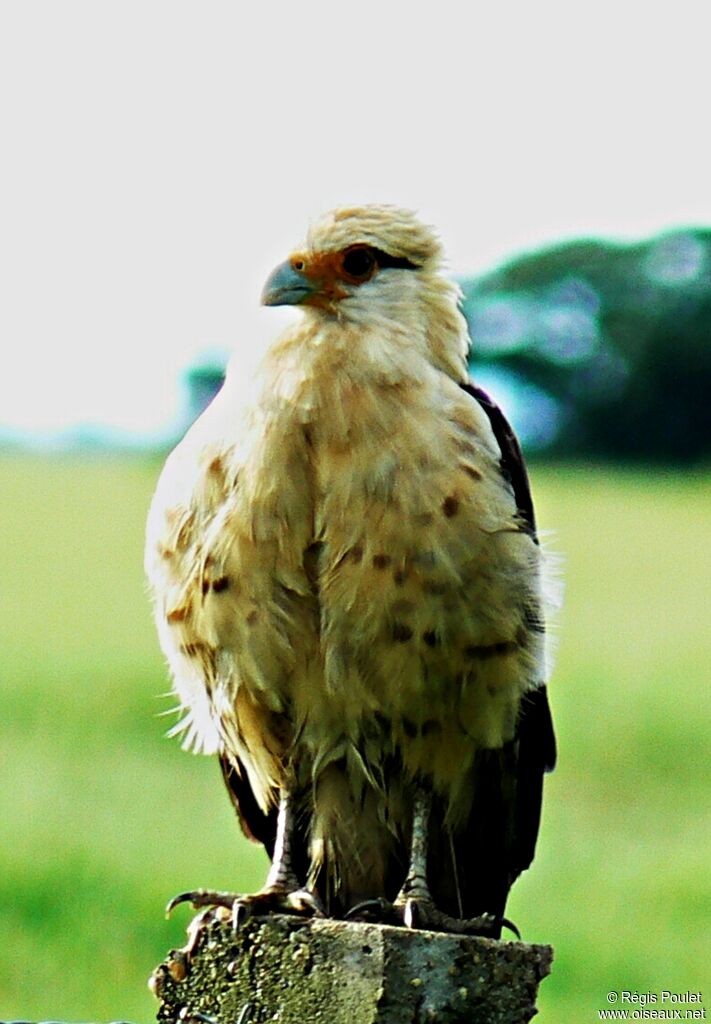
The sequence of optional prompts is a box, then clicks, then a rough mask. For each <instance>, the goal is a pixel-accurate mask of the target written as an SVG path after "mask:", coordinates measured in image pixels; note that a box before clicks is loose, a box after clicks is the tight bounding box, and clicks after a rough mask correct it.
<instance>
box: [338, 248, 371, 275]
mask: <svg viewBox="0 0 711 1024" xmlns="http://www.w3.org/2000/svg"><path fill="white" fill-rule="evenodd" d="M341 266H342V268H343V270H344V272H345V273H346V274H348V276H349V277H353V278H355V279H356V280H359V281H362V280H365V278H367V277H369V276H370V274H371V273H372V271H373V267H374V266H375V256H374V255H373V253H372V252H371V251H370V249H367V248H365V246H357V247H356V248H353V249H348V250H347V251H346V252H345V253H344V254H343V262H342V263H341Z"/></svg>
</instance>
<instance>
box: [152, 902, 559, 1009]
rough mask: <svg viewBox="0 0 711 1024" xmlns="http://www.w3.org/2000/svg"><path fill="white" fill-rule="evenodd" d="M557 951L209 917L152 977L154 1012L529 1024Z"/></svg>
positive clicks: (336, 925)
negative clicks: (234, 923) (190, 947)
mask: <svg viewBox="0 0 711 1024" xmlns="http://www.w3.org/2000/svg"><path fill="white" fill-rule="evenodd" d="M552 959H553V951H552V949H551V947H550V946H529V945H526V944H525V943H522V942H495V941H493V940H491V939H479V938H472V937H470V936H465V935H442V934H439V933H435V932H426V931H410V930H407V929H405V928H393V927H388V926H383V925H374V924H359V923H350V922H348V923H345V922H342V921H329V920H317V921H305V920H302V919H299V918H292V917H285V916H274V917H269V918H261V919H253V920H251V921H248V922H247V924H246V925H245V926H244V927H243V928H242V929H241V930H240V931H239V932H238V933H236V934H234V933H233V932H232V929H231V926H230V924H229V922H225V921H218V920H214V921H212V922H210V923H209V924H207V925H205V926H204V927H203V928H202V930H201V931H200V932H199V938H198V941H197V943H196V944H195V949H194V952H193V954H192V956H191V957H190V958H187V957H186V956H185V955H184V953H183V952H181V951H179V950H174V951H173V952H172V953H171V954H169V956H168V957H167V959H166V961H165V962H164V963H162V964H160V965H159V966H158V967H157V968H156V970H155V971H154V973H153V975H152V977H151V982H150V984H151V987H152V989H153V991H154V993H155V994H156V996H157V997H158V999H159V1000H160V1008H159V1011H158V1020H159V1021H166V1022H167V1021H182V1022H183V1024H185V1022H188V1024H189V1022H190V1019H191V1018H196V1019H197V1020H202V1021H203V1022H206V1024H209V1022H210V1021H214V1022H215V1024H247V1022H249V1024H263V1022H266V1021H281V1022H283V1024H376V1022H377V1024H420V1022H421V1024H425V1022H427V1024H432V1022H435V1021H436V1022H438V1024H455V1022H465V1021H466V1022H467V1024H524V1022H526V1021H530V1020H531V1018H532V1017H533V1016H534V1014H535V1012H536V1009H535V1002H536V992H537V990H538V984H539V982H540V981H541V980H542V979H543V978H545V977H546V975H547V974H549V973H550V965H551V961H552Z"/></svg>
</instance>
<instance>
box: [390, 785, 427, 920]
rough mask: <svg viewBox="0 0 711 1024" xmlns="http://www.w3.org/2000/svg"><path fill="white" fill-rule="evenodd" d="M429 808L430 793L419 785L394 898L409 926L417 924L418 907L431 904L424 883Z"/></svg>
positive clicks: (425, 880) (425, 879)
mask: <svg viewBox="0 0 711 1024" xmlns="http://www.w3.org/2000/svg"><path fill="white" fill-rule="evenodd" d="M431 810H432V796H431V794H430V793H429V792H426V791H425V789H424V788H423V787H422V786H418V787H417V789H416V790H415V796H414V799H413V802H412V836H411V839H410V863H409V866H408V869H407V875H406V876H405V881H404V882H403V883H402V888H401V889H400V892H399V893H398V895H397V897H396V899H395V906H396V907H400V908H402V916H403V920H404V922H405V924H406V925H407V927H408V928H415V927H417V922H416V921H415V919H414V915H415V914H416V913H417V909H418V907H421V906H428V907H433V908H434V902H433V900H432V896H431V895H430V890H429V886H428V885H427V834H428V831H429V826H430V813H431Z"/></svg>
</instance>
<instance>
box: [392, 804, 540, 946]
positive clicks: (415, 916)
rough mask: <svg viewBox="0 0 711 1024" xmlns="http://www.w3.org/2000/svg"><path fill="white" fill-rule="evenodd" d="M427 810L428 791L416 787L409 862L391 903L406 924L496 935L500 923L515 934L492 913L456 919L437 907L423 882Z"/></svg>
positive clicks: (427, 820) (434, 929)
mask: <svg viewBox="0 0 711 1024" xmlns="http://www.w3.org/2000/svg"><path fill="white" fill-rule="evenodd" d="M431 812H432V793H431V791H430V790H429V789H425V787H424V786H418V787H417V788H416V790H415V794H414V798H413V802H412V838H411V841H410V864H409V867H408V870H407V875H406V877H405V881H404V882H403V885H402V888H401V889H400V892H399V893H398V895H397V897H396V898H395V904H394V906H395V907H396V909H398V910H399V911H400V912H401V915H402V920H403V922H404V924H405V925H406V927H408V928H429V929H431V930H432V931H442V932H455V933H458V934H466V935H483V936H490V937H493V938H498V936H499V933H500V931H501V926H502V925H506V926H507V927H508V928H511V930H512V931H514V932H515V933H516V934H517V935H518V929H517V928H516V926H515V925H512V924H511V922H510V921H507V920H506V919H505V918H500V917H495V916H494V915H493V914H481V915H480V916H479V917H473V918H467V919H465V918H456V917H450V915H449V914H445V913H443V912H442V911H441V910H439V909H438V908H437V906H436V905H435V902H434V900H433V899H432V894H431V892H430V888H429V884H428V882H427V853H428V845H429V835H430V815H431ZM519 937H520V936H519Z"/></svg>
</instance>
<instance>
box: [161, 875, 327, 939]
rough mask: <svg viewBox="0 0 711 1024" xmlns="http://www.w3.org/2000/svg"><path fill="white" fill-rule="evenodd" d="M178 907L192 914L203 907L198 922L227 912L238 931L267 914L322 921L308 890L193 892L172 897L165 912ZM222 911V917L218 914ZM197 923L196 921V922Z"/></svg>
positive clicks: (318, 904)
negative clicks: (190, 909)
mask: <svg viewBox="0 0 711 1024" xmlns="http://www.w3.org/2000/svg"><path fill="white" fill-rule="evenodd" d="M180 903H190V904H192V906H193V908H194V909H195V910H200V909H201V908H203V907H206V908H207V911H206V912H203V914H199V915H198V918H203V917H204V918H205V919H206V920H207V919H208V918H209V919H210V920H212V919H214V918H215V917H217V916H220V917H224V916H225V915H224V910H228V911H230V915H231V918H232V927H233V928H234V929H235V931H237V930H238V929H239V928H240V927H241V926H242V925H243V924H244V923H245V921H247V920H248V918H250V917H264V916H265V915H267V914H296V915H297V916H300V917H325V916H326V915H325V911H324V909H323V907H322V906H321V901H320V900H319V898H318V897H317V896H316V895H315V894H314V893H312V892H310V891H309V890H308V889H304V888H296V887H294V888H291V887H290V886H281V885H273V886H269V887H268V888H266V889H262V890H261V892H257V893H254V894H253V895H241V894H239V893H234V892H221V891H220V890H217V889H193V890H192V891H191V892H181V893H179V894H178V895H177V896H174V897H173V899H172V900H171V901H170V903H169V904H168V906H167V907H166V908H165V912H166V914H170V913H171V912H172V911H173V910H174V909H175V907H177V906H178V905H179V904H180ZM220 909H222V910H223V914H218V913H217V912H218V911H219V910H220ZM196 920H197V918H196Z"/></svg>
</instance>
